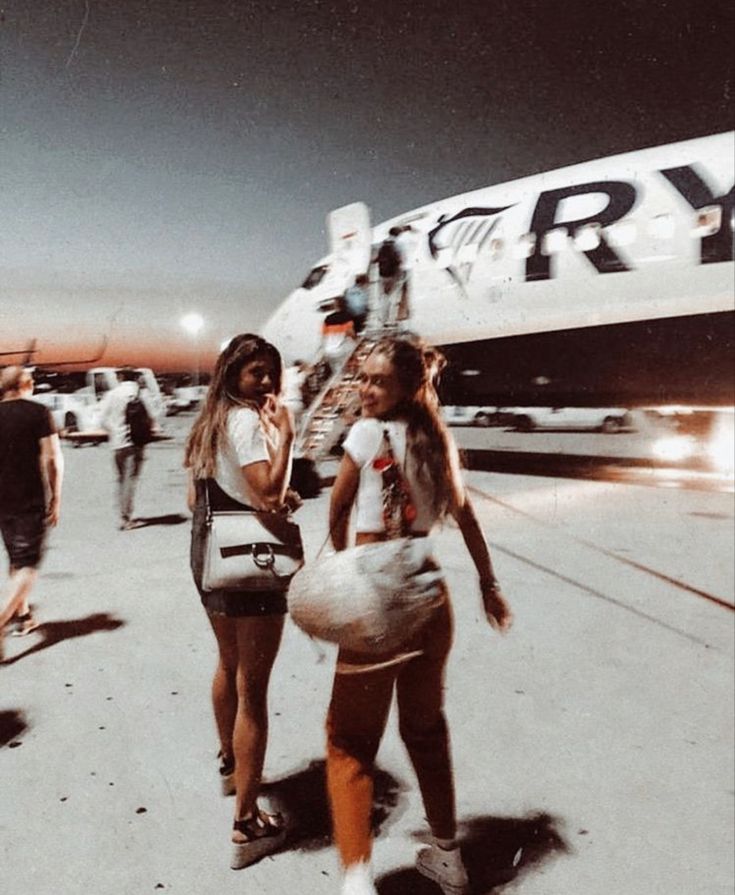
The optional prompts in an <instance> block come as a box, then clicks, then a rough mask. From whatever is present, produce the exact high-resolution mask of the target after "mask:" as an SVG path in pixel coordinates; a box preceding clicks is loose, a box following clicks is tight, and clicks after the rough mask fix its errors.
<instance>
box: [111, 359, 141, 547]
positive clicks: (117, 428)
mask: <svg viewBox="0 0 735 895" xmlns="http://www.w3.org/2000/svg"><path fill="white" fill-rule="evenodd" d="M117 378H118V385H117V386H115V388H113V389H111V390H110V391H109V392H108V393H107V394H106V395H105V396H104V398H103V399H102V401H101V402H100V425H101V426H102V428H103V429H107V431H108V432H109V435H110V447H111V448H112V452H113V456H114V458H115V469H116V471H117V500H118V509H119V512H120V529H121V530H122V531H128V530H130V529H131V528H135V527H136V524H135V522H134V521H133V499H134V497H135V490H136V487H137V484H138V478H139V476H140V471H141V469H142V466H143V461H144V460H145V445H143V444H134V443H133V439H132V437H131V434H130V427H129V426H128V423H127V420H126V410H127V406H128V403H129V402H130V401H131V400H133V399H134V398H140V400H141V401H142V402H143V404H144V405H145V407H146V410H147V411H148V415H149V416H150V417H152V416H153V414H152V408H151V407H150V405H149V404H148V401H147V398H146V395H145V393H144V390H143V389H141V386H140V383H139V381H138V373H137V372H136V371H135V370H131V369H129V368H125V369H122V370H118V371H117Z"/></svg>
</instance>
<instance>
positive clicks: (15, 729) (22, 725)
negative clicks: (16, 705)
mask: <svg viewBox="0 0 735 895" xmlns="http://www.w3.org/2000/svg"><path fill="white" fill-rule="evenodd" d="M27 729H28V724H27V723H26V719H25V715H24V714H23V712H21V711H20V710H18V709H6V710H4V711H2V712H0V747H2V746H7V745H8V743H10V744H11V746H12V744H13V740H15V739H16V738H17V737H19V736H20V735H21V734H22V733H23V731H24V730H27Z"/></svg>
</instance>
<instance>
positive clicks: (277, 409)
mask: <svg viewBox="0 0 735 895" xmlns="http://www.w3.org/2000/svg"><path fill="white" fill-rule="evenodd" d="M262 413H263V416H264V417H265V420H266V422H268V423H269V424H270V425H271V426H273V427H274V428H276V429H278V432H279V433H280V434H281V436H283V437H284V438H293V434H294V425H293V415H292V413H291V411H290V409H289V408H288V407H286V405H285V404H283V403H282V402H281V401H280V400H279V399H278V398H277V397H276V396H275V395H268V397H267V398H266V401H265V404H264V405H263V410H262Z"/></svg>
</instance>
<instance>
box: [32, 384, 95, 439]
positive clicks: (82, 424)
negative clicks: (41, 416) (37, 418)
mask: <svg viewBox="0 0 735 895" xmlns="http://www.w3.org/2000/svg"><path fill="white" fill-rule="evenodd" d="M33 400H34V401H37V402H38V403H39V404H43V405H44V407H48V409H49V410H50V411H51V416H52V417H53V419H54V424H55V426H56V428H57V429H58V431H59V432H60V433H61V434H62V435H66V434H68V433H71V432H79V431H80V430H84V429H87V428H91V427H93V426H94V425H95V423H96V414H95V406H96V403H97V402H96V401H95V399H94V397H93V396H92V395H90V394H85V393H80V392H52V391H39V392H36V393H35V394H34V395H33Z"/></svg>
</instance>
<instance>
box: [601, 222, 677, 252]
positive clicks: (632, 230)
mask: <svg viewBox="0 0 735 895" xmlns="http://www.w3.org/2000/svg"><path fill="white" fill-rule="evenodd" d="M661 217H666V215H661ZM637 229H638V228H637V227H636V223H635V221H632V220H630V219H628V220H625V219H623V220H622V221H616V222H615V223H614V224H611V225H610V226H609V227H607V228H606V230H605V233H606V234H607V237H608V240H609V242H610V245H612V246H628V245H631V243H633V242H635V238H636V233H637Z"/></svg>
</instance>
